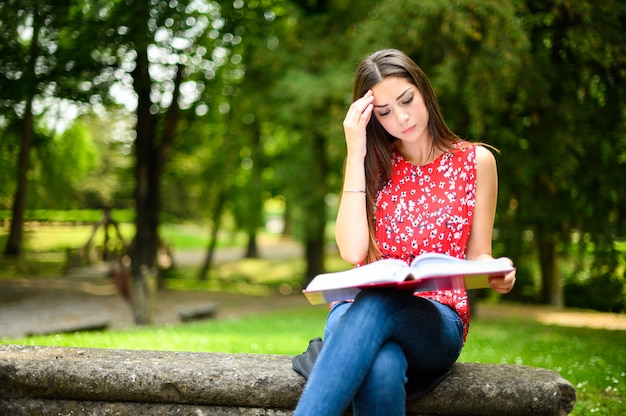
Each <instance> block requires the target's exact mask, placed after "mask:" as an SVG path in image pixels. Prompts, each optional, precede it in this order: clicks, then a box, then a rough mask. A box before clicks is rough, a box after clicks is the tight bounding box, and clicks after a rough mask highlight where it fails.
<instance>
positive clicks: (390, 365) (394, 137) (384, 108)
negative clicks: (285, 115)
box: [295, 50, 515, 416]
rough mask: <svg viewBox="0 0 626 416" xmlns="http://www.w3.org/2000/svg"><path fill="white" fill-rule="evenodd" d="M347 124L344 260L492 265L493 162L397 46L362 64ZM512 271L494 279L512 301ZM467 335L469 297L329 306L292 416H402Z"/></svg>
mask: <svg viewBox="0 0 626 416" xmlns="http://www.w3.org/2000/svg"><path fill="white" fill-rule="evenodd" d="M353 100H354V102H353V104H352V105H351V106H350V109H349V111H348V113H347V115H346V118H345V120H344V122H343V126H344V132H345V138H346V145H347V156H346V161H345V169H344V178H343V195H342V198H341V202H340V205H339V212H338V214H337V224H336V240H337V244H338V246H339V251H340V253H341V256H342V258H343V259H344V260H346V261H348V262H350V263H352V264H355V265H359V264H364V263H368V262H371V261H375V260H377V259H380V258H389V257H391V258H398V259H402V260H404V261H406V262H407V263H409V262H410V261H411V260H412V259H413V258H414V257H415V256H417V255H419V254H422V253H425V252H438V253H444V254H448V255H451V256H455V257H458V258H467V259H471V260H479V259H487V258H491V239H492V232H493V221H494V216H495V208H496V198H497V187H498V180H497V170H496V163H495V158H494V156H493V155H492V153H491V152H490V151H489V150H488V149H487V148H486V147H483V146H480V145H476V144H471V143H468V142H465V141H463V140H461V139H459V137H458V136H456V135H455V134H454V133H453V132H452V131H451V130H450V129H449V128H448V126H447V125H446V123H445V121H444V119H443V116H442V114H441V110H440V108H439V105H438V102H437V98H436V96H435V93H434V91H433V88H432V86H431V85H430V82H429V81H428V79H427V77H426V75H425V74H424V73H423V72H422V70H421V69H420V68H419V67H418V66H417V65H416V64H415V63H414V62H413V61H412V60H411V59H410V58H409V57H408V56H407V55H405V54H404V53H402V52H400V51H398V50H382V51H378V52H375V53H374V54H372V55H370V56H368V57H367V58H365V59H364V60H363V61H362V62H361V63H360V64H359V66H358V69H357V71H356V75H355V79H354V90H353ZM514 283H515V272H511V273H510V274H508V275H506V276H505V277H499V278H491V280H490V285H491V287H492V288H493V289H494V290H496V291H497V292H499V293H507V292H509V291H510V290H511V288H512V287H513V285H514ZM468 328H469V309H468V302H467V294H466V292H465V291H464V290H455V291H451V290H444V291H437V292H416V293H406V292H402V291H395V290H389V289H386V290H385V289H383V290H381V289H376V290H364V291H362V292H361V293H360V294H359V295H358V296H357V298H356V299H354V300H351V299H347V300H346V301H344V302H337V303H335V304H333V305H331V309H330V312H329V315H328V319H327V322H326V329H325V331H324V347H323V348H322V352H321V353H320V356H319V357H318V359H317V362H316V363H315V366H314V368H313V371H312V373H311V376H310V378H309V380H308V382H307V385H306V386H305V389H304V392H303V394H302V397H301V399H300V402H299V404H298V407H297V409H296V412H295V415H300V416H301V415H316V416H320V415H341V414H342V413H343V411H344V410H345V409H346V408H347V407H348V405H349V404H350V403H352V408H353V411H354V413H355V414H356V415H386V416H389V415H404V414H405V402H406V399H407V397H408V398H409V399H410V398H414V397H418V396H420V395H422V394H424V393H426V392H427V391H428V390H430V389H431V388H432V387H434V386H435V385H436V384H437V383H438V382H439V381H441V380H442V379H443V378H444V377H445V376H446V375H447V374H448V373H449V370H450V367H451V366H452V365H453V364H454V362H455V361H456V360H457V358H458V356H459V354H460V352H461V348H462V346H463V344H464V342H465V338H466V336H467V331H468Z"/></svg>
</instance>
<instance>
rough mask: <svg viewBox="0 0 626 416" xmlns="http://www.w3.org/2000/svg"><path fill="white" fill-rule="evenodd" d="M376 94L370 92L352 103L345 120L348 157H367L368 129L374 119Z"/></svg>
mask: <svg viewBox="0 0 626 416" xmlns="http://www.w3.org/2000/svg"><path fill="white" fill-rule="evenodd" d="M373 101H374V93H372V90H368V91H367V92H366V93H365V95H364V96H363V97H361V98H359V99H358V100H356V101H355V102H353V103H352V105H351V106H350V109H349V110H348V113H347V114H346V118H345V119H344V120H343V131H344V134H345V136H346V146H347V148H348V156H357V157H365V153H366V152H367V147H366V140H367V139H366V127H367V123H369V121H370V118H371V117H372V109H373V108H374V105H373V104H372V103H373Z"/></svg>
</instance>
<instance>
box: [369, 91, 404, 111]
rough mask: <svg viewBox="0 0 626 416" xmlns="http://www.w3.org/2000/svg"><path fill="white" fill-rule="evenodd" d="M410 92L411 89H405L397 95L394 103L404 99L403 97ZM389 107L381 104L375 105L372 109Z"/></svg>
mask: <svg viewBox="0 0 626 416" xmlns="http://www.w3.org/2000/svg"><path fill="white" fill-rule="evenodd" d="M410 90H411V87H409V88H407V89H406V90H404V91H402V94H400V95H398V98H396V101H400V100H401V99H402V97H404V95H405V94H406V93H407V92H409V91H410ZM387 106H389V104H382V105H375V106H374V107H376V108H382V107H387Z"/></svg>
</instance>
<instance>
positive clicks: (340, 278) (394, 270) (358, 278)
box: [306, 259, 409, 291]
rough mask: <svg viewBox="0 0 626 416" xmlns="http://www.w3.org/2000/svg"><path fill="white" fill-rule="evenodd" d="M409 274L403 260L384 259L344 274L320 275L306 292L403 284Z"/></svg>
mask: <svg viewBox="0 0 626 416" xmlns="http://www.w3.org/2000/svg"><path fill="white" fill-rule="evenodd" d="M408 274H409V273H408V266H407V264H406V263H405V262H403V261H402V260H397V259H384V260H379V261H376V262H374V263H369V264H366V265H364V266H360V267H355V268H354V269H350V270H346V271H343V272H335V273H325V274H320V275H318V276H316V277H315V279H313V281H311V283H309V285H308V286H307V288H306V290H307V291H317V290H331V289H338V288H342V287H354V286H360V285H365V284H368V283H380V282H401V281H403V280H404V279H405V278H406V277H407V276H408Z"/></svg>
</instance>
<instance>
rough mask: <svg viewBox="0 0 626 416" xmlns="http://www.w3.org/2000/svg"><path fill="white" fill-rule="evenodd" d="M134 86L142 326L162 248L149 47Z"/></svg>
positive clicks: (141, 54) (136, 263) (134, 267)
mask: <svg viewBox="0 0 626 416" xmlns="http://www.w3.org/2000/svg"><path fill="white" fill-rule="evenodd" d="M132 76H133V86H134V89H135V92H136V93H137V125H136V138H135V157H136V165H135V211H136V217H135V227H136V233H135V239H134V241H133V245H132V250H131V253H132V254H131V259H132V263H131V275H132V279H133V285H132V288H133V294H132V296H133V313H134V315H135V322H136V323H137V324H139V325H142V324H148V323H150V322H151V316H150V313H149V312H150V308H149V307H148V304H149V303H152V300H151V299H150V294H149V293H148V288H149V287H150V286H151V284H150V282H148V281H146V279H149V278H150V277H149V276H153V275H154V274H155V272H154V269H155V265H156V253H157V249H158V241H159V237H158V228H157V227H158V224H159V218H158V217H159V210H160V194H159V192H160V187H159V181H160V177H161V175H160V173H161V172H160V167H159V163H160V156H159V152H158V147H157V146H156V144H155V125H156V117H155V116H154V115H152V114H151V112H150V107H151V105H152V103H151V101H150V89H151V80H150V74H149V72H148V52H147V49H143V50H138V51H137V60H136V66H135V69H134V70H133V72H132Z"/></svg>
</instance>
